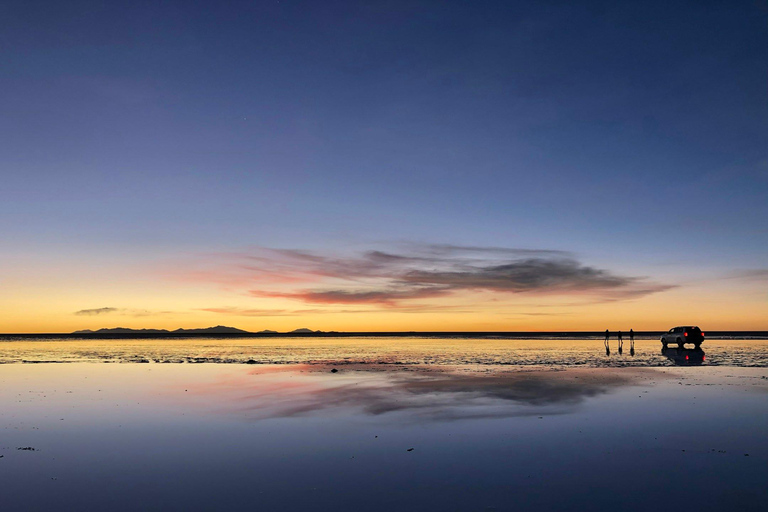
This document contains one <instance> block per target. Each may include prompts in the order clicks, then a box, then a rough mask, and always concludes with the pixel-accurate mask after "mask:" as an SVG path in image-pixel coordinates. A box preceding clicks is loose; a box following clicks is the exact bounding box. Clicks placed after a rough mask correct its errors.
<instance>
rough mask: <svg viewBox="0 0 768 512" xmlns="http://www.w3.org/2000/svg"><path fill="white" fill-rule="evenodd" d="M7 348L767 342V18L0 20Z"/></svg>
mask: <svg viewBox="0 0 768 512" xmlns="http://www.w3.org/2000/svg"><path fill="white" fill-rule="evenodd" d="M0 48H1V49H2V51H0V141H2V143H0V192H2V194H1V195H0V197H1V198H2V200H0V290H1V291H0V332H68V331H71V330H75V329H86V328H90V329H98V328H101V327H116V326H124V327H134V328H144V327H146V328H177V327H204V326H209V325H217V324H223V325H232V326H235V327H240V328H243V329H248V330H261V329H274V330H279V331H284V330H291V329H295V328H299V327H308V328H312V329H322V330H355V331H380V330H395V331H403V330H468V331H474V330H481V331H485V330H501V331H514V330H539V331H549V330H602V329H605V328H610V329H612V330H618V329H625V330H628V329H629V328H634V329H635V330H639V329H654V330H656V329H658V330H661V329H668V328H669V327H672V326H674V325H686V324H695V325H701V326H702V328H704V329H705V330H707V329H709V330H713V329H715V330H725V329H747V330H757V329H762V330H768V314H766V313H767V312H768V258H767V257H766V255H768V222H766V221H768V201H766V198H768V2H766V1H764V0H760V1H752V0H750V1H733V0H731V1H727V2H726V1H724V2H715V1H713V2H708V1H695V2H684V1H681V2H669V1H664V2H661V1H644V2H609V1H606V2H546V1H530V2H524V1H520V2H492V1H480V2H477V1H476V2H457V1H445V2H443V1H441V2H437V1H435V2H430V1H402V2H400V1H380V2H377V1H372V2H350V1H327V2H311V1H307V2H302V1H291V0H280V1H277V0H274V1H262V2H259V1H242V2H229V1H220V2H189V1H187V2H180V1H178V2H177V1H166V2H141V1H131V2H121V1H114V2H87V1H77V0H73V1H70V2H36V1H29V0H27V1H23V2H22V1H15V0H8V1H4V2H2V4H0Z"/></svg>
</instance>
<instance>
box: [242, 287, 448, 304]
mask: <svg viewBox="0 0 768 512" xmlns="http://www.w3.org/2000/svg"><path fill="white" fill-rule="evenodd" d="M447 294H448V290H446V289H444V288H437V287H432V288H414V289H400V290H386V289H384V290H371V291H350V290H326V291H310V290H307V291H300V292H268V291H267V292H265V291H258V290H252V291H251V295H253V296H255V297H273V298H274V297H279V298H285V299H296V300H301V301H303V302H307V303H310V304H380V305H385V306H393V305H395V304H396V303H397V302H399V301H401V300H405V299H423V298H431V297H439V296H441V295H447Z"/></svg>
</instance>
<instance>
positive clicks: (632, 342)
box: [629, 329, 635, 356]
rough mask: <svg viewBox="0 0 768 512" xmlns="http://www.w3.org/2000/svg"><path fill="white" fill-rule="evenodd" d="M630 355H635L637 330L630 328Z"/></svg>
mask: <svg viewBox="0 0 768 512" xmlns="http://www.w3.org/2000/svg"><path fill="white" fill-rule="evenodd" d="M629 355H631V356H633V355H635V331H633V330H632V329H630V330H629Z"/></svg>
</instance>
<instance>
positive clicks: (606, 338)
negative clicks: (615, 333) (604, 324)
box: [603, 329, 611, 356]
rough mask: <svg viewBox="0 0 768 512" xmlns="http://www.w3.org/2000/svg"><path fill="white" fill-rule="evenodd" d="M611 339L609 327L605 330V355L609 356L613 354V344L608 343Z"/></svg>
mask: <svg viewBox="0 0 768 512" xmlns="http://www.w3.org/2000/svg"><path fill="white" fill-rule="evenodd" d="M610 339H611V334H610V333H609V332H608V329H606V330H605V341H604V342H603V344H604V345H605V355H607V356H609V355H611V346H610V344H609V343H608V341H609V340H610Z"/></svg>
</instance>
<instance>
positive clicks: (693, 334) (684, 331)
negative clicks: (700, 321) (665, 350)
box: [661, 326, 704, 348]
mask: <svg viewBox="0 0 768 512" xmlns="http://www.w3.org/2000/svg"><path fill="white" fill-rule="evenodd" d="M667 343H676V344H677V346H678V347H682V346H683V345H685V344H686V343H693V346H695V347H696V348H699V347H700V346H701V344H702V343H704V333H703V332H701V329H699V328H698V327H696V326H685V327H673V328H672V329H670V330H669V331H668V332H665V333H664V334H662V335H661V344H662V345H663V346H665V347H666V346H667Z"/></svg>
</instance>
